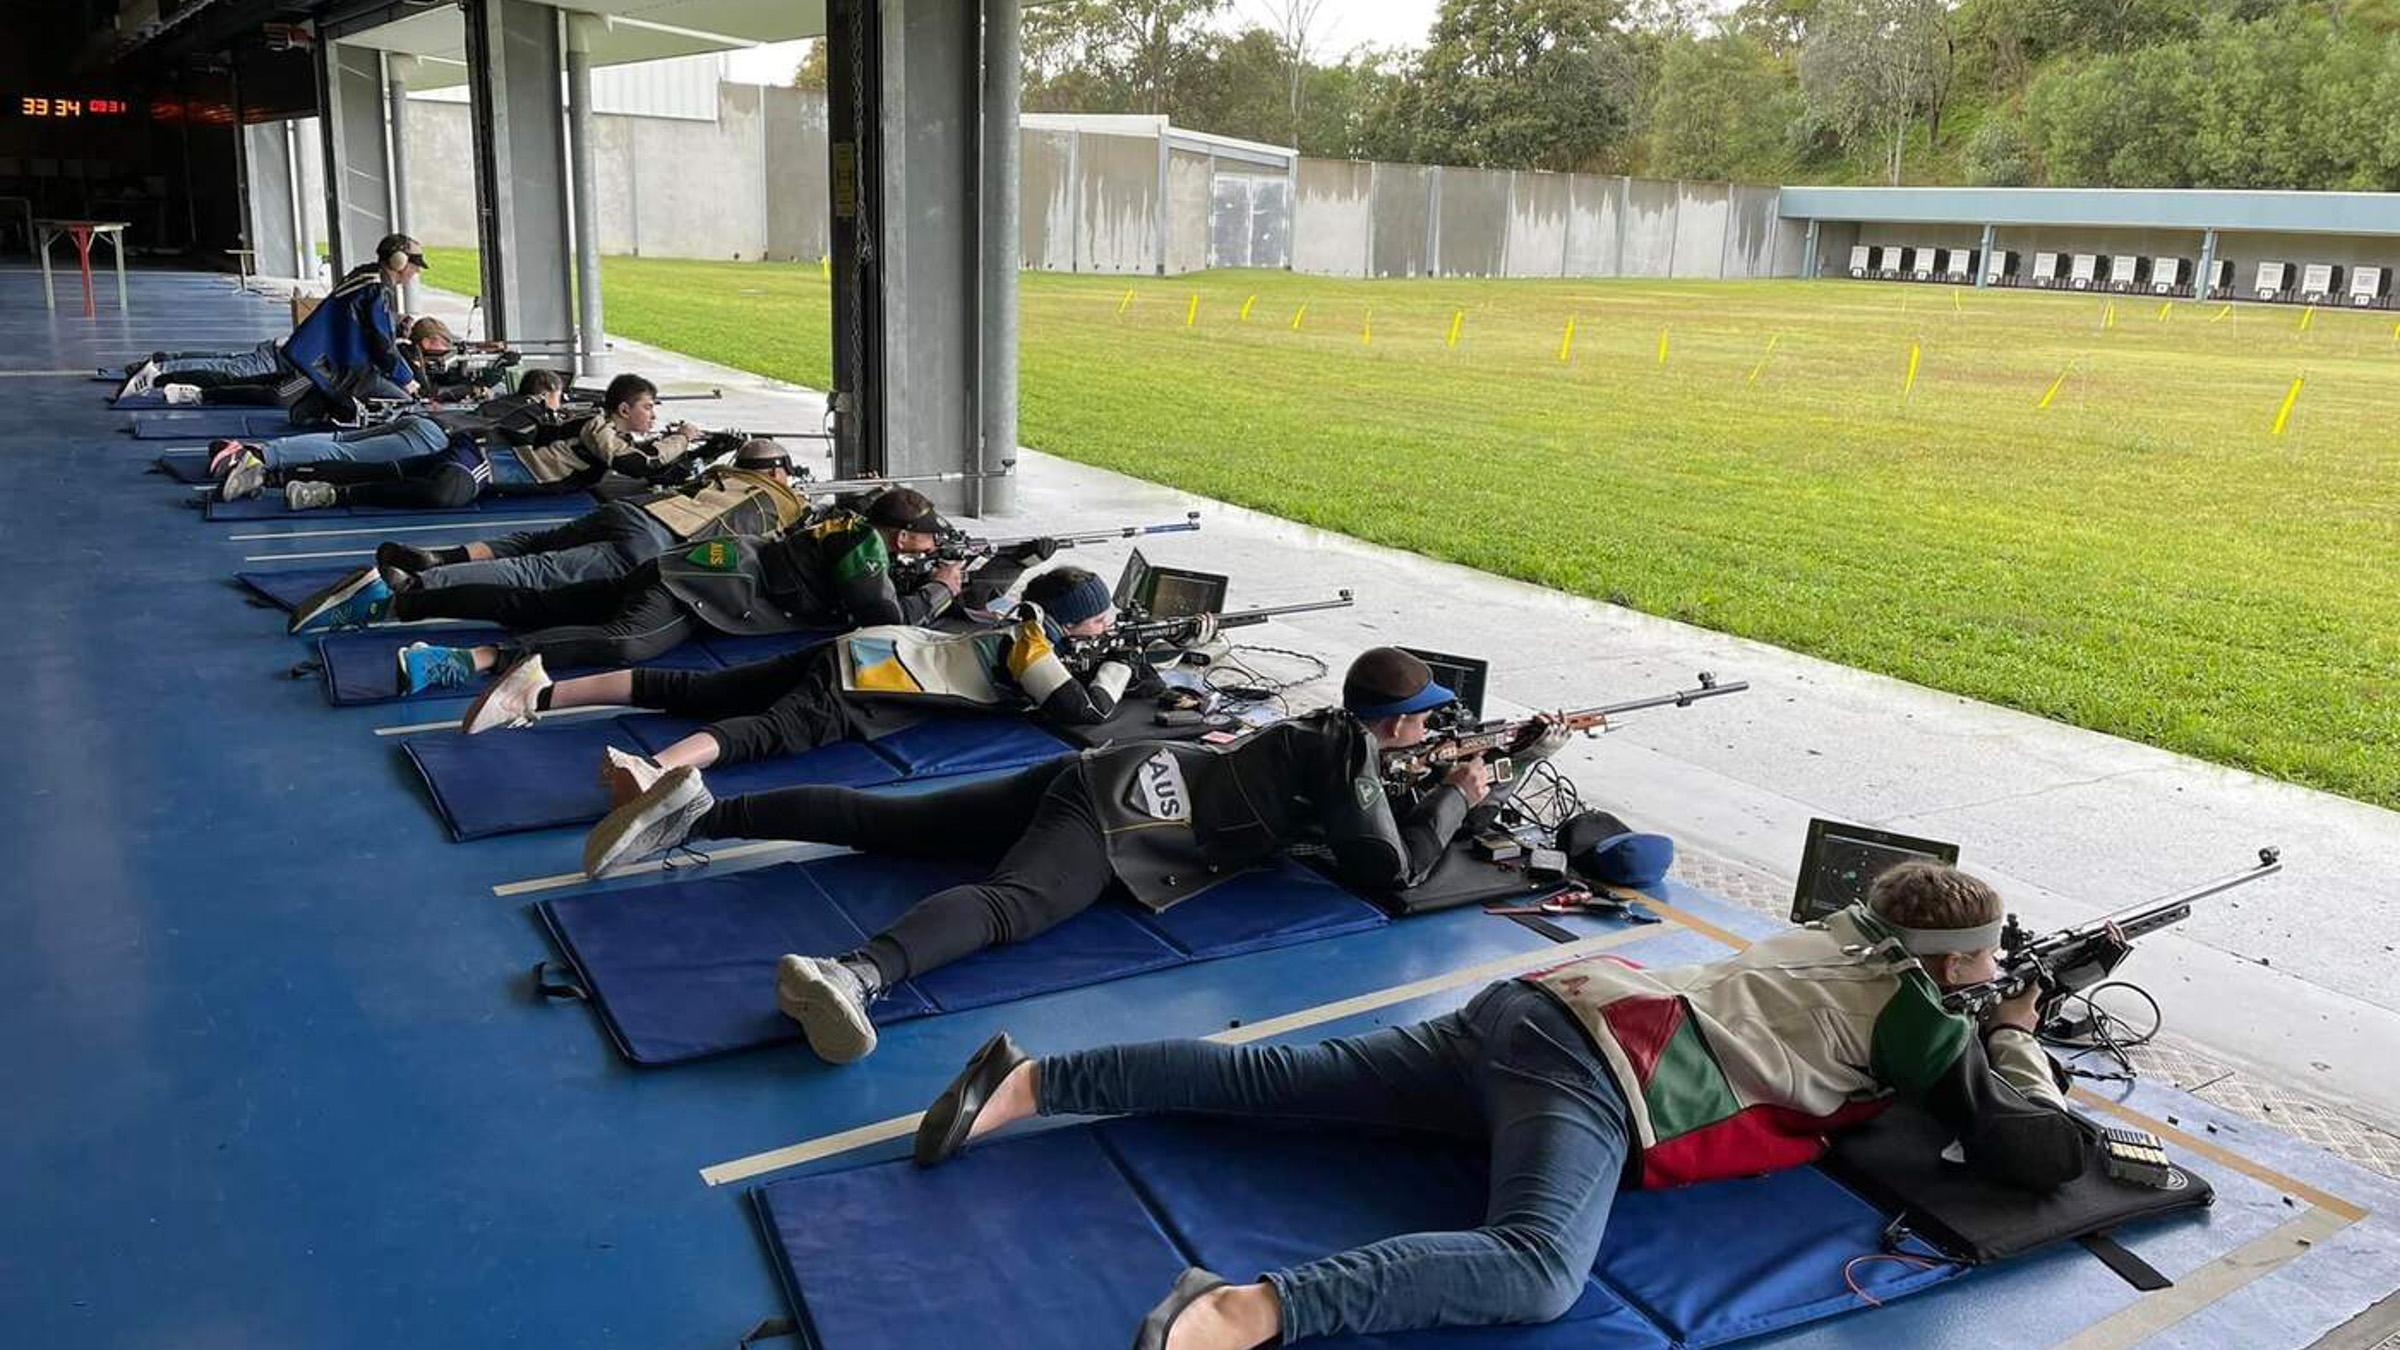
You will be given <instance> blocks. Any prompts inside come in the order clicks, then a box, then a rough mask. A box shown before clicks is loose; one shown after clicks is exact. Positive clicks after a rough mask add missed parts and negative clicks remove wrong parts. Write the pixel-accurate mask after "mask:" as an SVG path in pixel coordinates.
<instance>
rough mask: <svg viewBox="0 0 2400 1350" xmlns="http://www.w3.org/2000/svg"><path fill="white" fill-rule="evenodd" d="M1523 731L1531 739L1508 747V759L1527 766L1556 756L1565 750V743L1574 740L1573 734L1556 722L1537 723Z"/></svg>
mask: <svg viewBox="0 0 2400 1350" xmlns="http://www.w3.org/2000/svg"><path fill="white" fill-rule="evenodd" d="M1525 731H1526V734H1527V735H1528V736H1530V737H1531V738H1532V739H1530V740H1525V741H1521V742H1520V743H1519V744H1517V745H1514V746H1511V747H1509V751H1508V757H1509V758H1510V759H1514V760H1518V761H1520V762H1523V763H1527V764H1531V763H1534V762H1536V761H1538V760H1545V759H1548V758H1550V757H1551V756H1552V755H1555V754H1557V753H1558V752H1559V751H1561V750H1563V749H1565V748H1566V745H1567V742H1568V741H1570V740H1572V739H1574V736H1575V733H1574V732H1572V731H1569V730H1567V729H1566V728H1565V727H1564V726H1561V725H1559V724H1558V723H1556V722H1550V723H1539V724H1536V725H1535V726H1530V727H1527V728H1526V729H1525Z"/></svg>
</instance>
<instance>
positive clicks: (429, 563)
mask: <svg viewBox="0 0 2400 1350" xmlns="http://www.w3.org/2000/svg"><path fill="white" fill-rule="evenodd" d="M375 565H376V566H377V567H379V568H383V569H385V570H386V576H385V578H384V579H385V580H386V581H387V582H388V581H389V580H390V579H391V578H390V576H389V573H391V572H406V573H408V574H409V575H410V576H415V575H416V574H417V573H419V572H430V571H432V570H433V569H434V568H437V567H439V566H441V565H442V560H441V559H439V558H437V557H435V556H433V555H432V554H431V553H428V552H426V551H425V550H424V549H421V548H416V547H413V546H411V545H408V544H400V543H392V542H389V541H387V542H384V543H381V544H377V545H376V546H375Z"/></svg>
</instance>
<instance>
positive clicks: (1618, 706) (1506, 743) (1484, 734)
mask: <svg viewBox="0 0 2400 1350" xmlns="http://www.w3.org/2000/svg"><path fill="white" fill-rule="evenodd" d="M1749 687H1750V682H1749V681H1748V680H1735V681H1733V682H1732V683H1730V684H1723V683H1719V682H1718V680H1717V677H1716V676H1714V675H1712V674H1710V673H1708V672H1707V671H1702V672H1700V676H1699V681H1698V687H1696V688H1692V689H1678V690H1676V691H1675V692H1674V693H1671V694H1653V695H1651V696H1649V697H1647V698H1637V699H1628V700H1627V701H1625V702H1623V703H1608V704H1603V705H1601V706H1599V707H1593V708H1577V709H1574V710H1572V711H1568V712H1562V713H1558V714H1556V715H1555V717H1556V721H1557V722H1558V724H1559V725H1560V726H1562V727H1564V728H1565V729H1566V730H1568V731H1581V732H1586V733H1589V734H1597V733H1599V732H1603V731H1606V730H1608V729H1609V728H1610V727H1611V726H1612V725H1614V722H1615V719H1616V718H1618V717H1620V716H1622V715H1623V714H1625V713H1629V712H1639V711H1641V710H1643V709H1645V708H1667V707H1675V708H1688V707H1690V706H1692V705H1693V704H1695V703H1698V702H1699V701H1700V700H1702V699H1709V698H1718V697H1721V696H1723V695H1726V694H1738V693H1741V692H1742V691H1744V690H1746V689H1748V688H1749ZM1540 721H1541V719H1540V718H1538V717H1524V718H1519V719H1517V720H1515V721H1512V722H1494V723H1483V724H1479V725H1477V726H1473V727H1451V728H1446V729H1444V730H1442V731H1438V732H1435V733H1434V734H1432V735H1430V736H1428V737H1426V738H1425V739H1424V740H1421V741H1419V742H1417V743H1416V744H1415V745H1402V746H1394V747H1392V748H1391V749H1388V750H1386V751H1384V752H1383V770H1384V772H1385V773H1386V774H1387V775H1390V776H1393V777H1397V778H1400V779H1403V780H1415V779H1419V778H1423V777H1424V776H1426V775H1427V774H1430V773H1433V772H1434V771H1436V770H1437V769H1441V768H1446V767H1448V766H1450V765H1453V764H1460V763H1464V762H1466V761H1469V760H1477V759H1488V758H1491V757H1493V756H1495V755H1501V754H1506V753H1508V752H1509V751H1510V750H1511V749H1513V748H1515V747H1516V746H1517V745H1518V743H1519V742H1520V741H1523V740H1525V739H1526V738H1527V737H1528V736H1529V735H1531V734H1532V732H1533V728H1534V727H1535V726H1536V725H1537V724H1538V723H1539V722H1540Z"/></svg>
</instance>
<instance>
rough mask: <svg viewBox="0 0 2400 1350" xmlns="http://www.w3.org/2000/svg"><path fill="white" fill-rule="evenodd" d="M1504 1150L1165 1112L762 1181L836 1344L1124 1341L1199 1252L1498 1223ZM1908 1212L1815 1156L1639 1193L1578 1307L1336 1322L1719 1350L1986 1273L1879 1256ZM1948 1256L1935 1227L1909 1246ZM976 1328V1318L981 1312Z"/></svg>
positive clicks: (1558, 1345) (882, 1349) (1207, 1257)
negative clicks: (1491, 1196)
mask: <svg viewBox="0 0 2400 1350" xmlns="http://www.w3.org/2000/svg"><path fill="white" fill-rule="evenodd" d="M1485 1176H1486V1174H1485V1169H1484V1162H1483V1157H1482V1150H1481V1149H1480V1148H1477V1147H1475V1146H1473V1145H1470V1144H1467V1143H1465V1142H1462V1141H1455V1140H1448V1139H1442V1138H1437V1137H1432V1136H1424V1135H1403V1134H1394V1133H1384V1132H1378V1131H1372V1130H1360V1129H1357V1128H1354V1127H1346V1128H1343V1129H1340V1130H1321V1129H1299V1128H1290V1127H1284V1126H1276V1125H1262V1124H1260V1123H1257V1122H1229V1121H1207V1120H1200V1119H1194V1118H1163V1117H1162V1118H1150V1119H1121V1120H1109V1121H1102V1122H1099V1123H1097V1124H1093V1125H1086V1126H1079V1127H1073V1128H1067V1129H1055V1130H1048V1131H1043V1132H1041V1133H1038V1134H1034V1135H1032V1136H1030V1137H1027V1138H1023V1139H1017V1140H1009V1141H1004V1142H1001V1143H997V1144H987V1145H985V1146H983V1147H981V1148H978V1149H975V1150H973V1151H971V1152H969V1153H967V1154H965V1155H964V1156H962V1157H960V1158H958V1159H956V1160H954V1161H952V1162H950V1163H948V1164H946V1165H944V1166H942V1167H938V1168H934V1169H931V1170H925V1169H920V1168H918V1167H916V1166H915V1165H913V1164H911V1163H908V1162H905V1161H903V1162H895V1163H884V1164H879V1165H876V1166H871V1167H862V1168H857V1169H853V1170H850V1171H843V1172H830V1173H824V1174H821V1175H817V1176H807V1177H798V1178H794V1179H791V1180H788V1181H778V1182H773V1183H770V1184H768V1185H765V1186H761V1187H758V1188H756V1189H755V1190H753V1191H752V1192H751V1198H752V1200H753V1202H754V1203H755V1204H756V1206H757V1207H758V1211H759V1214H760V1217H761V1219H762V1220H763V1222H762V1225H761V1226H762V1228H763V1230H764V1232H765V1234H766V1236H767V1240H768V1245H769V1247H770V1248H771V1249H772V1253H773V1257H774V1261H775V1264H776V1266H777V1268H778V1270H779V1272H780V1273H781V1275H782V1277H783V1280H784V1287H785V1292H786V1294H787V1295H788V1297H789V1298H790V1300H791V1304H792V1310H793V1314H794V1316H795V1317H796V1318H797V1319H798V1320H799V1321H800V1322H801V1323H802V1324H803V1325H804V1326H805V1327H806V1328H808V1330H809V1332H810V1333H811V1335H812V1336H813V1343H814V1344H815V1345H816V1346H817V1347H818V1350H869V1347H873V1350H937V1348H941V1347H948V1346H952V1345H957V1344H961V1343H963V1342H966V1341H971V1340H974V1339H976V1329H980V1328H990V1327H1001V1326H1005V1327H1007V1328H1008V1329H1009V1332H1008V1335H1007V1337H1006V1338H1005V1339H1006V1341H1007V1343H1008V1344H1009V1345H1010V1346H1011V1347H1012V1350H1101V1347H1110V1348H1111V1350H1113V1347H1115V1346H1118V1345H1121V1344H1122V1343H1124V1341H1125V1340H1127V1339H1128V1338H1129V1336H1130V1333H1131V1328H1132V1327H1134V1326H1135V1325H1136V1324H1138V1323H1139V1322H1140V1320H1141V1317H1142V1314H1143V1313H1145V1312H1147V1311H1148V1310H1149V1309H1150V1307H1151V1305H1153V1304H1154V1303H1156V1302H1157V1301H1158V1300H1159V1299H1160V1298H1161V1297H1163V1296H1164V1295H1165V1294H1166V1292H1167V1290H1168V1288H1169V1287H1170V1286H1171V1285H1172V1284H1173V1282H1174V1279H1175V1276H1176V1275H1177V1274H1178V1273H1179V1272H1180V1271H1181V1270H1182V1269H1183V1268H1184V1267H1185V1266H1187V1265H1201V1266H1206V1267H1208V1268H1209V1269H1211V1270H1214V1271H1216V1272H1218V1273H1219V1274H1221V1275H1224V1276H1226V1277H1227V1278H1228V1279H1232V1280H1235V1281H1237V1282H1238V1281H1244V1280H1248V1279H1250V1278H1252V1277H1254V1276H1256V1275H1257V1274H1259V1273H1261V1272H1262V1271H1265V1270H1270V1269H1280V1268H1284V1267H1287V1266H1292V1265H1297V1264H1300V1263H1303V1262H1306V1261H1309V1260H1312V1259H1315V1258H1317V1257H1321V1256H1326V1255H1330V1254H1332V1253H1334V1252H1338V1251H1343V1250H1347V1249H1349V1248H1353V1247H1357V1246H1361V1245H1364V1244H1366V1243H1369V1242H1373V1241H1375V1240H1377V1239H1379V1238H1385V1237H1390V1236H1394V1235H1396V1234H1401V1233H1417V1232H1440V1231H1454V1230H1458V1229H1463V1228H1471V1227H1474V1226H1475V1225H1477V1224H1479V1223H1481V1222H1482V1221H1483V1216H1484V1209H1485ZM1889 1222H1890V1217H1889V1216H1888V1215H1886V1214H1884V1213H1883V1212H1882V1211H1881V1210H1878V1209H1877V1208H1875V1207H1874V1206H1873V1205H1870V1204H1868V1203H1867V1202H1866V1201H1865V1200H1862V1199H1860V1198H1859V1197H1858V1196H1857V1195H1855V1194H1853V1193H1852V1192H1850V1191H1849V1190H1847V1189H1845V1188H1843V1187H1842V1186H1841V1185H1840V1184H1839V1183H1838V1182H1835V1181H1834V1180H1833V1179H1832V1178H1830V1177H1828V1176H1826V1175H1825V1174H1824V1173H1822V1172H1820V1171H1817V1170H1816V1169H1814V1168H1800V1169H1796V1170H1793V1171H1788V1172H1781V1173H1776V1174H1774V1175H1770V1176H1765V1177H1757V1178H1750V1179H1745V1180H1740V1181H1727V1182H1718V1183H1715V1184H1713V1185H1707V1186H1695V1187H1688V1188H1685V1189H1681V1190H1674V1191H1643V1192H1627V1193H1624V1194H1621V1195H1620V1196H1619V1197H1618V1198H1617V1201H1616V1205H1615V1209H1614V1210H1613V1212H1612V1214H1611V1217H1610V1220H1609V1227H1608V1237H1607V1239H1606V1241H1605V1242H1604V1243H1603V1245H1602V1247H1601V1252H1600V1258H1599V1260H1598V1262H1597V1263H1596V1264H1595V1266H1594V1269H1593V1271H1592V1274H1591V1276H1590V1278H1589V1279H1587V1280H1586V1281H1585V1284H1584V1289H1583V1294H1582V1296H1581V1297H1580V1298H1578V1299H1577V1300H1576V1302H1575V1304H1574V1306H1573V1307H1571V1308H1569V1309H1568V1310H1567V1312H1566V1313H1565V1315H1564V1316H1562V1317H1560V1318H1559V1319H1558V1320H1557V1321H1554V1322H1548V1323H1542V1324H1537V1325H1522V1326H1500V1327H1479V1328H1471V1329H1469V1328H1454V1329H1449V1330H1442V1331H1425V1332H1405V1333H1398V1334H1392V1335H1384V1336H1367V1337H1338V1338H1331V1339H1327V1340H1324V1341H1313V1342H1311V1344H1312V1345H1317V1344H1321V1345H1324V1346H1326V1347H1328V1350H1334V1348H1335V1347H1347V1350H1366V1348H1367V1347H1373V1348H1374V1350H1570V1348H1572V1350H1702V1347H1707V1346H1715V1345H1723V1344H1726V1343H1728V1342H1731V1341H1735V1340H1740V1339H1743V1338H1745V1337H1750V1336H1758V1335H1764V1334H1766V1333H1768V1332H1772V1331H1777V1330H1782V1329H1785V1328H1789V1327H1795V1326H1799V1325H1802V1324H1805V1323H1808V1322H1812V1321H1816V1320H1818V1319H1821V1318H1825V1317H1830V1316H1833V1315H1835V1314H1837V1313H1843V1312H1848V1311H1852V1310H1855V1309H1860V1308H1864V1307H1866V1306H1868V1305H1867V1303H1866V1301H1865V1300H1864V1299H1862V1298H1860V1297H1859V1296H1858V1295H1856V1294H1854V1293H1852V1292H1851V1291H1850V1289H1849V1287H1848V1285H1847V1284H1845V1282H1844V1278H1843V1272H1844V1268H1845V1267H1846V1266H1849V1267H1850V1274H1851V1278H1853V1279H1855V1281H1856V1282H1857V1285H1858V1287H1859V1288H1861V1289H1864V1290H1865V1291H1867V1293H1868V1294H1869V1295H1871V1296H1872V1297H1873V1298H1875V1299H1876V1300H1878V1301H1881V1302H1885V1303H1889V1302H1891V1301H1892V1300H1894V1299H1897V1298H1902V1297H1905V1296H1906V1295H1908V1294H1912V1293H1915V1292H1917V1291H1919V1290H1922V1289H1925V1288H1929V1287H1931V1286H1933V1285H1936V1284H1940V1283H1942V1282H1944V1281H1948V1280H1953V1279H1957V1278H1959V1277H1960V1276H1961V1275H1962V1274H1964V1273H1965V1272H1964V1270H1963V1268H1961V1267H1958V1266H1954V1265H1947V1264H1941V1265H1934V1266H1930V1267H1924V1266H1917V1265H1914V1264H1910V1263H1905V1262H1899V1261H1868V1262H1862V1263H1859V1264H1857V1265H1855V1266H1850V1263H1851V1262H1852V1261H1854V1260H1855V1259H1856V1258H1858V1257H1861V1256H1867V1255H1871V1254H1874V1253H1876V1252H1879V1251H1882V1250H1883V1232H1884V1228H1885V1226H1886V1225H1887V1224H1888V1223H1889ZM1904 1249H1905V1250H1911V1251H1914V1252H1917V1253H1920V1254H1930V1249H1929V1248H1924V1247H1921V1246H1911V1247H1907V1248H1904ZM962 1333H963V1334H962Z"/></svg>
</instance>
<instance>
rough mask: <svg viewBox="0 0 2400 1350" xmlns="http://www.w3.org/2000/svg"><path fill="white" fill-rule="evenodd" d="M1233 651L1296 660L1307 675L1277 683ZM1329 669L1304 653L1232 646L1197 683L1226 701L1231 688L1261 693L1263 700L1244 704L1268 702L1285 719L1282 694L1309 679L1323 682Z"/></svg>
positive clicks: (1287, 711)
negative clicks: (1225, 677)
mask: <svg viewBox="0 0 2400 1350" xmlns="http://www.w3.org/2000/svg"><path fill="white" fill-rule="evenodd" d="M1237 652H1246V653H1249V654H1251V655H1254V656H1273V657H1281V658H1284V659H1286V660H1291V661H1298V662H1301V663H1303V664H1305V665H1306V666H1308V667H1309V673H1308V674H1306V675H1302V676H1299V677H1298V678H1296V679H1288V680H1279V679H1276V678H1274V677H1273V676H1271V675H1268V674H1266V673H1265V672H1263V671H1261V670H1260V669H1259V668H1258V667H1256V666H1254V665H1252V664H1250V663H1249V662H1247V661H1244V660H1243V659H1242V658H1241V657H1240V656H1237V655H1235V653H1237ZM1331 669H1332V668H1331V667H1330V666H1327V665H1326V664H1325V662H1324V660H1323V659H1322V658H1320V657H1316V656H1311V655H1310V654H1308V653H1307V652H1296V651H1293V650H1291V649H1290V648H1287V647H1267V646H1260V645H1258V644H1255V643H1236V644H1234V645H1231V646H1228V647H1227V648H1226V649H1225V654H1224V655H1222V656H1220V657H1218V658H1217V659H1216V661H1215V663H1214V664H1212V665H1210V666H1209V668H1208V669H1207V671H1206V672H1204V673H1203V674H1202V675H1201V676H1200V683H1201V686H1202V687H1203V688H1205V689H1207V690H1208V691H1209V692H1210V693H1212V694H1216V695H1218V696H1219V697H1226V698H1230V697H1232V695H1231V694H1230V693H1229V692H1228V691H1229V690H1232V689H1235V688H1242V689H1250V690H1260V691H1264V692H1265V694H1266V698H1264V699H1252V700H1244V701H1249V702H1266V703H1272V704H1274V705H1275V709H1276V711H1278V712H1280V713H1282V714H1283V715H1284V716H1286V717H1289V716H1290V715H1291V712H1292V706H1291V704H1290V703H1289V702H1288V701H1287V700H1285V698H1284V695H1285V694H1287V693H1290V692H1291V691H1292V690H1294V689H1297V688H1299V687H1300V686H1301V685H1304V684H1307V683H1309V682H1310V681H1312V680H1321V679H1324V678H1325V676H1326V675H1327V674H1328V673H1329V672H1330V671H1331ZM1220 674H1224V675H1227V676H1229V677H1230V678H1227V679H1222V680H1220V679H1218V678H1217V677H1218V675H1220Z"/></svg>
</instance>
